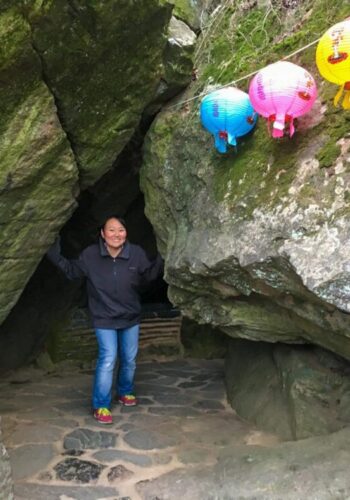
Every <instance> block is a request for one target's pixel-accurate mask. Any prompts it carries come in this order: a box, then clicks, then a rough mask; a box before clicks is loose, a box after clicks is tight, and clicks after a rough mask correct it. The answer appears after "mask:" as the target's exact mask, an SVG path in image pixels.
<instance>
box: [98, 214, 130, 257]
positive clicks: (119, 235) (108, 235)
mask: <svg viewBox="0 0 350 500" xmlns="http://www.w3.org/2000/svg"><path fill="white" fill-rule="evenodd" d="M101 236H102V238H103V239H104V240H105V242H106V245H107V246H108V247H109V248H113V249H114V250H117V249H119V248H121V247H122V246H123V245H124V243H125V240H126V236H127V234H126V229H125V227H124V226H123V224H121V223H120V222H119V221H118V219H115V218H114V217H112V218H111V219H108V220H107V222H106V224H105V225H104V227H103V229H101Z"/></svg>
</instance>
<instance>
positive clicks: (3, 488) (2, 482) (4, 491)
mask: <svg viewBox="0 0 350 500" xmlns="http://www.w3.org/2000/svg"><path fill="white" fill-rule="evenodd" d="M13 498H14V497H13V488H12V479H11V468H10V460H9V456H8V454H7V451H6V449H5V447H4V445H3V444H2V440H1V417H0V500H13Z"/></svg>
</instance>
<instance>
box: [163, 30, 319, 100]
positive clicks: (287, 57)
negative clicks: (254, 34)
mask: <svg viewBox="0 0 350 500" xmlns="http://www.w3.org/2000/svg"><path fill="white" fill-rule="evenodd" d="M320 40H321V37H320V38H317V40H314V41H313V42H310V43H308V44H307V45H304V46H303V47H301V48H300V49H297V50H295V51H294V52H292V53H291V54H288V55H287V56H285V57H283V58H282V59H281V61H284V60H286V59H290V58H291V57H293V56H295V55H296V54H299V52H303V51H304V50H306V49H308V48H309V47H312V45H315V44H316V43H317V42H319V41H320ZM261 69H263V68H260V69H257V70H256V71H252V72H251V73H248V74H247V75H244V76H241V77H240V78H237V80H232V81H231V82H229V83H226V84H225V85H220V86H219V87H216V88H215V90H220V89H224V88H226V87H229V86H230V85H236V84H237V83H238V82H241V81H242V80H246V79H247V78H250V77H251V76H254V75H256V74H257V73H259V71H260V70H261ZM207 93H208V92H201V93H200V94H198V95H196V96H194V97H190V98H189V99H185V100H184V101H180V102H178V103H176V104H172V105H171V106H168V109H169V108H175V107H176V106H182V105H183V104H186V103H188V102H191V101H194V100H196V99H199V98H200V97H202V96H204V95H206V94H207Z"/></svg>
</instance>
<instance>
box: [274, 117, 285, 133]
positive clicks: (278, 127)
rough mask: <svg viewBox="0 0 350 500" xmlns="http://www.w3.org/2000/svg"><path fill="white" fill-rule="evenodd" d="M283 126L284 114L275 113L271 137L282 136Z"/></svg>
mask: <svg viewBox="0 0 350 500" xmlns="http://www.w3.org/2000/svg"><path fill="white" fill-rule="evenodd" d="M284 126H285V116H284V115H283V114H277V115H276V119H275V121H274V122H273V128H272V137H283V130H284Z"/></svg>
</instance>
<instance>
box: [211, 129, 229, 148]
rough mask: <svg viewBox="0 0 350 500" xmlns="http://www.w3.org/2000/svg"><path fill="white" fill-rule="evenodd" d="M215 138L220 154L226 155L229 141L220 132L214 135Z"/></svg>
mask: <svg viewBox="0 0 350 500" xmlns="http://www.w3.org/2000/svg"><path fill="white" fill-rule="evenodd" d="M214 138H215V147H216V149H217V150H218V151H219V153H226V151H227V139H226V138H225V137H222V136H221V134H220V133H219V132H217V133H216V134H214Z"/></svg>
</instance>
